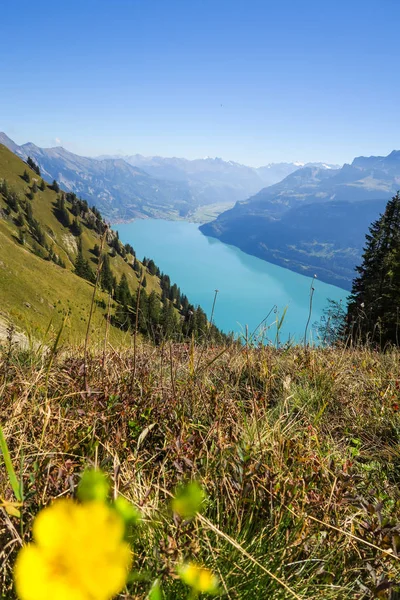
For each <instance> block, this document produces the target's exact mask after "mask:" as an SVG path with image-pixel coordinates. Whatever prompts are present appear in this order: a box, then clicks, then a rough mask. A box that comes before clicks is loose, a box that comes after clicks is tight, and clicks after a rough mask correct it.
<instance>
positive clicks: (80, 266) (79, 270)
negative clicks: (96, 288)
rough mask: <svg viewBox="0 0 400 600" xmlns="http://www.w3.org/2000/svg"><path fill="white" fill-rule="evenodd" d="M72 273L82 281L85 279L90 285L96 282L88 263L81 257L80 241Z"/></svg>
mask: <svg viewBox="0 0 400 600" xmlns="http://www.w3.org/2000/svg"><path fill="white" fill-rule="evenodd" d="M74 272H75V273H76V274H77V275H78V276H79V277H82V278H83V279H87V281H90V282H92V283H94V282H95V280H96V276H95V274H94V272H93V269H92V268H91V266H90V264H89V261H88V260H85V258H84V257H83V252H82V241H81V240H80V243H79V244H78V254H77V256H76V259H75V264H74Z"/></svg>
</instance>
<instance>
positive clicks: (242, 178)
mask: <svg viewBox="0 0 400 600" xmlns="http://www.w3.org/2000/svg"><path fill="white" fill-rule="evenodd" d="M99 158H100V160H103V159H105V158H106V159H109V158H113V159H116V158H118V159H123V160H124V161H125V162H127V163H128V164H130V165H132V166H135V167H138V168H140V169H143V170H144V171H146V172H147V173H149V175H151V176H152V177H156V178H157V179H163V180H167V181H175V182H184V183H186V184H187V185H188V186H189V188H190V190H191V191H192V193H193V195H194V196H195V197H196V198H198V199H199V202H200V203H203V204H224V203H233V202H236V201H239V200H244V199H246V198H248V197H249V196H250V195H253V194H255V193H257V192H258V191H259V190H260V189H262V188H263V187H265V186H269V185H273V184H274V183H277V182H279V181H281V180H282V179H284V178H285V177H286V176H287V175H290V174H291V173H293V172H294V171H296V170H297V169H299V168H300V167H304V166H307V167H308V166H309V167H319V168H321V169H323V170H325V169H326V170H330V169H337V168H338V165H327V164H324V163H307V165H304V163H299V162H291V163H270V164H268V165H265V166H263V167H258V168H254V167H249V166H246V165H242V164H240V163H237V162H234V161H232V160H230V161H225V160H223V159H222V158H218V157H216V158H211V157H209V156H207V157H206V158H201V159H195V160H188V159H185V158H176V157H173V158H165V157H162V156H142V155H141V154H134V155H130V156H101V157H99Z"/></svg>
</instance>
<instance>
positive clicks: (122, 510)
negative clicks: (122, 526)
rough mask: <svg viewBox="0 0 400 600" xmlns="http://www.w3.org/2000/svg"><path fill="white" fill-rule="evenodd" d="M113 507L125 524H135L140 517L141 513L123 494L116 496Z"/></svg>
mask: <svg viewBox="0 0 400 600" xmlns="http://www.w3.org/2000/svg"><path fill="white" fill-rule="evenodd" d="M114 508H115V510H116V511H117V512H118V514H119V515H120V517H122V519H123V520H124V521H125V523H126V524H129V525H137V524H138V523H139V522H140V521H141V519H142V515H141V514H140V512H139V511H138V510H137V508H135V506H133V504H131V503H130V502H128V500H127V499H126V498H124V497H123V496H118V498H117V499H116V500H115V502H114Z"/></svg>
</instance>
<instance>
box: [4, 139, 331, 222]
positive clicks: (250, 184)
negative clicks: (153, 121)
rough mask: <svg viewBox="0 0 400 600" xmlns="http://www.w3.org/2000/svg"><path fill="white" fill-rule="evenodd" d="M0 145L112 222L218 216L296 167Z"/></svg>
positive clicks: (30, 144)
mask: <svg viewBox="0 0 400 600" xmlns="http://www.w3.org/2000/svg"><path fill="white" fill-rule="evenodd" d="M0 143H1V144H4V145H5V146H6V147H7V148H9V149H10V150H11V151H12V152H14V153H15V154H17V155H18V156H20V157H21V158H23V159H24V160H26V159H27V158H28V156H30V157H31V158H32V159H33V160H34V161H35V162H36V163H37V164H38V165H39V167H40V169H41V172H42V173H43V176H44V177H45V178H47V179H50V180H52V179H56V180H57V181H58V182H59V183H60V185H61V186H62V187H63V188H64V189H66V190H68V191H71V192H74V193H75V194H77V195H78V196H81V197H82V198H83V199H85V200H87V201H88V202H89V203H91V204H93V205H95V206H96V207H97V208H98V209H99V210H101V211H102V213H103V214H104V216H106V217H107V218H108V219H111V220H112V221H114V222H115V221H121V220H130V219H133V218H137V217H156V218H173V219H174V218H190V216H191V215H193V213H194V211H195V210H196V209H198V207H201V206H208V205H218V210H219V211H222V210H224V209H225V208H226V205H233V204H234V203H235V202H236V201H238V200H244V199H246V198H248V197H249V196H251V195H252V194H255V193H256V192H258V191H259V190H261V189H262V188H263V187H265V186H266V185H271V184H273V183H276V182H278V181H280V180H281V179H282V178H283V177H285V176H286V175H288V174H290V173H292V172H293V171H295V170H297V169H298V168H299V165H300V163H276V164H274V163H272V164H270V165H266V166H265V167H260V168H258V169H255V168H252V167H247V166H245V165H241V164H239V163H236V162H233V161H224V160H222V159H221V158H205V159H198V160H186V159H183V158H163V157H144V156H141V155H139V154H136V155H133V156H124V157H121V156H108V155H104V156H100V157H97V158H89V157H84V156H79V155H77V154H74V153H72V152H69V151H68V150H66V149H65V148H62V147H61V146H57V147H54V148H40V147H39V146H36V145H35V144H33V143H31V142H28V143H26V144H23V145H18V144H16V143H15V142H14V141H13V140H11V139H10V138H9V137H8V136H7V135H6V134H5V133H0ZM319 166H321V168H323V169H324V168H326V169H327V170H329V169H330V168H332V167H334V165H324V166H323V165H319ZM224 205H225V207H224ZM220 206H221V208H220Z"/></svg>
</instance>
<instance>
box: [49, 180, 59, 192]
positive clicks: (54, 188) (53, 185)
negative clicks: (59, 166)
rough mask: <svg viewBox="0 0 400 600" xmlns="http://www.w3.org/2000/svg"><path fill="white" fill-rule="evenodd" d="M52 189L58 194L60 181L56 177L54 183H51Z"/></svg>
mask: <svg viewBox="0 0 400 600" xmlns="http://www.w3.org/2000/svg"><path fill="white" fill-rule="evenodd" d="M51 189H52V190H54V191H55V192H56V193H57V194H58V193H59V191H60V186H59V185H58V183H57V181H56V180H55V179H53V183H52V184H51Z"/></svg>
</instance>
